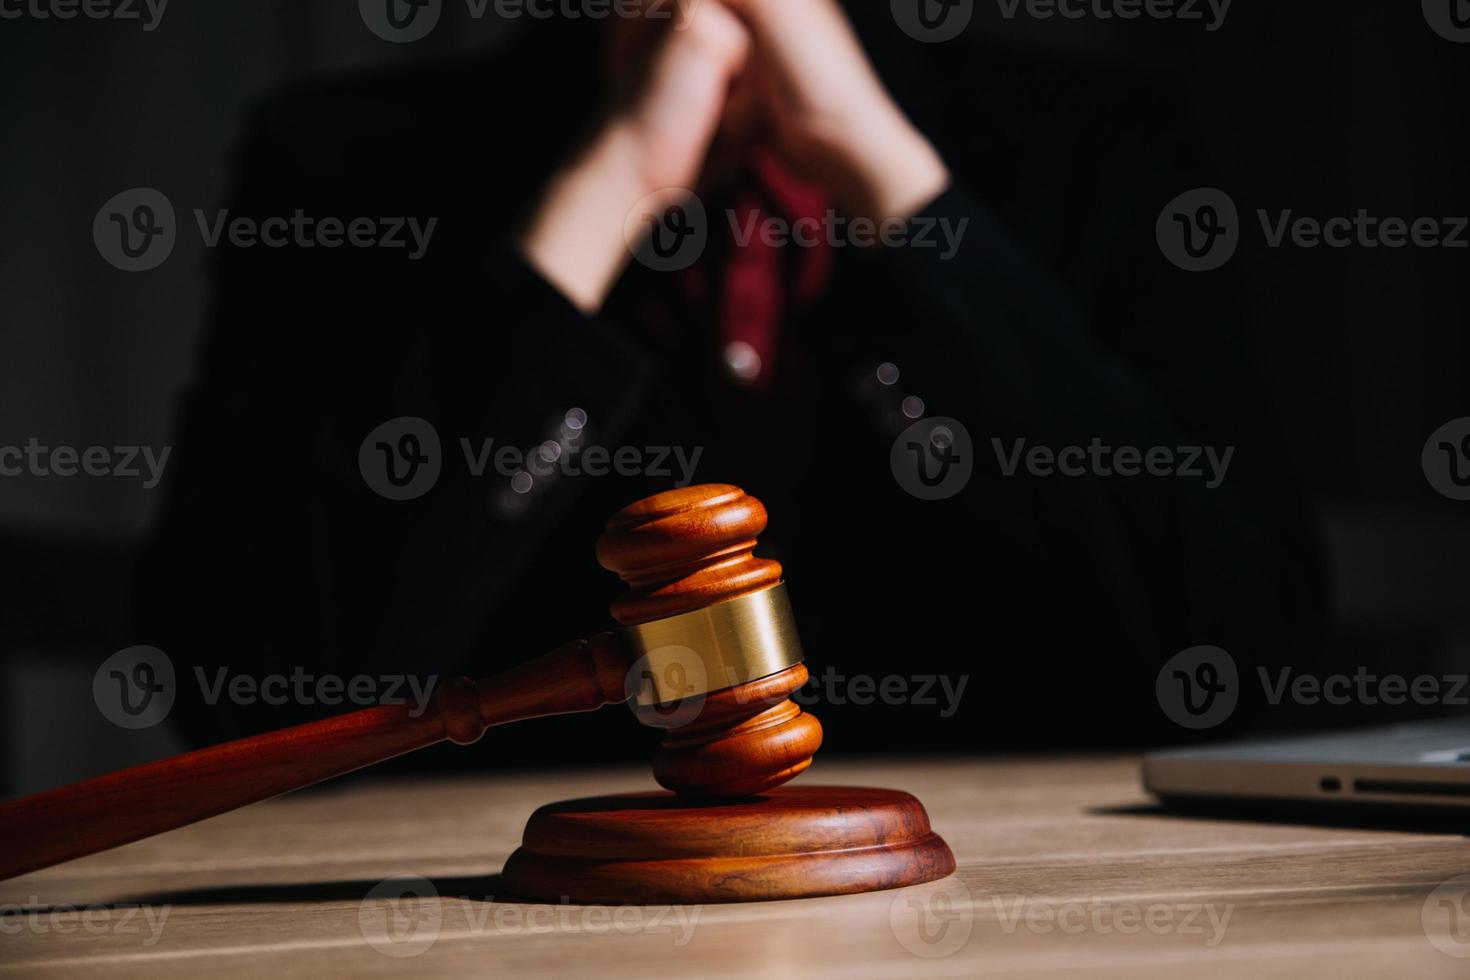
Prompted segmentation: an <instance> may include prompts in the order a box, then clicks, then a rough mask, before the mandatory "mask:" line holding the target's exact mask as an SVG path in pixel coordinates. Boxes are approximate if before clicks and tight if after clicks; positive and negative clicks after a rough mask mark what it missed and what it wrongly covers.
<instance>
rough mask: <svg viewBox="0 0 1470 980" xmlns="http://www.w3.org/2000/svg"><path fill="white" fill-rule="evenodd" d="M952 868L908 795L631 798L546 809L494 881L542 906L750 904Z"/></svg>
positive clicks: (846, 790)
mask: <svg viewBox="0 0 1470 980" xmlns="http://www.w3.org/2000/svg"><path fill="white" fill-rule="evenodd" d="M954 869H955V863H954V855H953V854H952V853H950V850H949V845H948V844H946V843H945V842H944V841H943V840H941V839H940V837H939V835H938V834H936V833H934V831H933V830H932V829H931V828H930V826H929V815H928V814H927V813H925V812H924V806H923V804H921V803H920V802H919V801H918V800H916V799H915V798H914V797H912V796H910V795H909V794H908V793H903V792H899V791H898V790H891V789H865V788H860V787H855V786H782V787H779V788H777V789H773V790H771V791H770V792H768V793H765V794H763V795H761V796H756V797H753V798H751V799H746V800H729V801H704V802H694V801H690V800H685V799H680V798H679V797H677V796H675V795H674V794H673V793H633V794H628V795H624V796H596V797H588V798H586V799H580V800H566V801H563V802H560V803H552V804H548V805H547V806H543V807H541V808H540V809H539V810H537V811H536V812H535V813H533V814H532V815H531V819H530V820H529V821H528V822H527V824H526V831H525V834H524V836H523V838H522V844H521V847H520V848H519V849H517V850H516V852H515V853H514V854H512V855H511V856H510V860H508V861H506V863H505V870H504V871H503V872H502V873H501V880H502V883H503V885H504V886H505V888H506V890H507V891H508V892H510V893H511V894H513V895H515V896H517V897H520V898H526V899H532V900H536V901H544V902H562V901H568V902H579V903H587V904H612V905H615V904H627V903H633V904H655V903H657V904H662V903H705V902H758V901H765V900H769V899H778V898H814V897H816V896H819V895H843V894H849V893H852V892H866V891H879V890H881V889H885V888H901V887H903V886H905V885H914V884H918V883H919V882H924V881H933V880H934V879H935V878H943V877H944V876H945V875H948V874H951V873H953V872H954Z"/></svg>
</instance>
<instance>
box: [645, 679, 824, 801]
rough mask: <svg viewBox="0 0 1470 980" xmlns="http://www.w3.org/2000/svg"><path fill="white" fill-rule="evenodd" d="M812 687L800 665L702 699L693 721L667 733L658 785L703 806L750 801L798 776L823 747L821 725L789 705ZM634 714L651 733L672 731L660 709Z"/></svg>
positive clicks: (658, 756)
mask: <svg viewBox="0 0 1470 980" xmlns="http://www.w3.org/2000/svg"><path fill="white" fill-rule="evenodd" d="M806 680H807V670H806V665H805V664H797V665H796V666H794V667H788V668H787V669H786V670H783V671H781V672H780V673H777V674H772V675H771V676H769V677H762V678H760V679H759V680H755V681H751V682H750V683H749V684H741V685H739V686H738V687H733V688H728V689H726V690H724V691H716V692H715V693H713V694H710V695H708V696H706V697H704V698H703V699H702V702H701V703H700V704H699V705H698V709H699V710H698V714H697V715H696V716H695V717H694V718H693V719H692V720H689V721H687V722H685V723H684V724H680V725H678V726H677V727H674V728H669V729H668V732H667V734H666V735H665V736H664V740H663V743H662V744H661V745H660V746H659V749H658V751H657V752H655V753H654V756H653V778H654V779H655V780H657V781H658V784H659V785H660V786H663V787H665V788H667V789H671V790H674V791H675V792H677V793H680V794H682V795H684V796H688V797H693V798H696V799H698V798H707V797H731V796H752V795H754V794H756V793H764V792H765V791H767V790H769V789H772V788H774V787H777V786H780V785H781V784H782V783H784V782H786V781H787V780H789V779H794V778H795V777H796V776H799V775H800V774H801V773H803V772H805V771H806V768H807V767H808V766H810V765H811V764H812V756H813V755H815V754H816V751H817V749H819V748H821V745H822V724H821V722H819V721H817V719H816V718H814V717H812V716H811V715H809V714H807V713H806V712H804V711H802V710H801V707H800V706H799V705H797V703H796V702H795V701H792V700H791V695H792V693H793V692H794V691H796V690H798V689H799V688H800V687H801V686H802V685H803V684H805V683H806ZM633 713H634V714H635V715H637V716H638V720H639V721H641V722H642V723H643V724H645V725H647V726H649V727H650V728H664V727H665V725H666V716H664V715H663V714H662V713H661V712H660V710H659V709H658V708H657V707H656V706H655V707H652V708H644V707H641V706H635V707H634V709H633Z"/></svg>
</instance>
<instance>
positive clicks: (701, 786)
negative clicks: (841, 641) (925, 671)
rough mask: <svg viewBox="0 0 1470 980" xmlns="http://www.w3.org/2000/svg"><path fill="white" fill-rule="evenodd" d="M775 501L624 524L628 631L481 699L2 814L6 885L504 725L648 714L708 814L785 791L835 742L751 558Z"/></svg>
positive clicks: (778, 584) (609, 542) (692, 492)
mask: <svg viewBox="0 0 1470 980" xmlns="http://www.w3.org/2000/svg"><path fill="white" fill-rule="evenodd" d="M765 526H766V511H765V508H764V507H763V506H762V505H761V503H760V501H758V500H756V499H755V498H753V497H751V496H749V495H747V494H746V493H745V492H744V491H742V490H741V489H740V488H738V487H733V486H728V485H724V484H708V485H703V486H694V487H687V488H684V489H681V490H672V491H669V492H667V493H661V494H657V495H655V496H652V497H649V498H647V499H644V500H641V501H639V502H637V503H635V504H633V505H631V506H629V507H627V508H625V509H623V510H621V511H619V512H618V513H617V514H615V515H614V516H613V517H612V519H611V520H609V521H608V524H607V529H606V531H605V532H604V533H603V535H602V536H601V538H600V539H599V540H598V543H597V558H598V561H599V562H601V564H602V565H603V566H604V567H605V568H608V569H610V570H611V571H615V572H617V573H618V575H619V576H621V577H622V579H623V580H624V581H625V582H626V583H627V584H628V586H629V591H628V593H627V594H626V595H624V596H623V597H622V598H620V599H618V600H617V601H616V602H614V603H613V606H612V614H613V618H614V619H615V620H616V621H617V623H618V624H619V626H620V627H621V629H620V630H619V631H618V633H602V634H599V635H597V636H594V637H592V638H590V639H586V640H577V641H575V642H573V643H569V644H567V645H565V646H562V647H560V648H558V649H556V650H554V651H552V652H551V653H548V654H546V655H544V656H542V657H540V658H538V659H536V660H533V661H530V662H529V663H526V664H524V665H522V666H519V667H516V668H514V669H512V670H508V671H506V672H504V673H502V674H497V675H496V676H494V677H490V678H488V679H486V680H482V681H480V682H478V683H475V682H472V681H470V680H468V679H466V678H462V677H461V678H453V679H450V680H446V681H443V682H441V683H440V684H439V685H438V686H437V689H436V691H435V695H434V698H433V701H432V704H431V706H430V707H429V708H428V709H427V710H425V711H424V712H423V713H422V714H420V715H419V716H418V717H414V716H413V715H412V714H411V713H410V712H411V710H412V709H411V707H410V706H408V705H381V706H378V707H373V708H366V709H363V710H361V711H354V712H351V713H349V714H344V715H340V716H338V717H334V718H328V719H324V720H322V721H316V722H311V723H309V724H305V725H297V726H295V727H293V728H286V729H282V730H280V731H277V732H271V733H269V734H265V735H257V736H254V737H252V738H244V739H239V740H237V741H234V742H226V743H224V744H222V745H216V746H213V747H210V748H206V749H200V750H199V751H196V752H189V753H186V754H184V755H180V756H175V757H174V758H171V759H164V760H162V761H159V762H151V763H147V764H145V765H141V766H134V767H133V768H131V769H124V770H122V771H120V772H115V773H109V774H108V775H105V776H98V777H96V778H94V779H88V780H85V781H83V782H79V783H74V784H72V785H70V786H63V787H59V788H57V789H52V790H48V791H46V792H43V793H38V794H36V795H34V796H27V797H23V798H21V799H17V800H11V801H9V802H7V803H3V804H0V840H4V842H5V848H4V852H3V854H0V879H3V878H9V877H12V876H14V875H19V874H23V873H25V872H27V871H34V870H36V869H38V868H44V867H48V866H50V865H53V864H57V863H59V862H62V861H68V860H71V859H72V858H77V857H81V856H83V855H86V854H92V853H95V852H97V851H101V850H106V849H107V848H110V847H116V846H118V845H120V844H126V843H128V842H130V841H135V840H139V839H141V838H144V837H149V836H152V835H153V834H158V833H162V832H163V831H166V830H172V829H173V828H175V827H181V826H184V825H185V824H190V823H193V822H195V821H198V820H203V819H205V818H206V817H212V816H215V815H217V814H221V813H225V812H228V811H230V810H234V809H236V808H238V807H242V806H245V805H247V804H250V803H257V802H259V801H261V800H266V799H270V798H271V797H274V796H279V795H280V794H282V793H288V792H290V791H291V790H295V789H300V788H302V787H304V786H310V785H312V784H313V783H318V782H321V781H322V780H325V779H330V778H332V777H333V776H338V775H342V774H343V773H347V772H351V771H353V770H355V769H360V768H362V767H364V766H368V765H372V764H373V763H375V762H381V761H383V760H385V759H390V758H393V757H394V756H398V755H403V754H404V753H407V752H412V751H414V750H415V749H421V748H424V747H426V746H429V745H434V744H436V743H438V742H442V741H444V740H446V739H447V740H449V741H451V742H455V743H458V744H460V745H468V744H470V743H472V742H474V741H476V740H477V739H479V738H480V736H481V735H482V734H483V733H484V731H485V729H487V728H490V727H493V726H495V725H504V724H507V723H509V722H513V721H522V720H524V719H528V718H538V717H541V716H544V715H559V714H570V713H574V712H581V711H592V710H595V709H597V708H599V707H601V706H603V705H604V704H616V703H621V702H623V701H625V700H628V699H629V698H630V697H631V698H632V700H633V701H634V711H635V713H636V714H637V716H638V718H639V720H640V721H641V722H642V723H644V724H645V725H649V726H652V727H655V728H661V729H664V730H665V738H664V740H663V744H662V746H661V747H660V748H659V750H658V752H657V754H656V755H655V757H654V761H653V771H654V776H655V778H656V779H657V780H658V782H659V783H660V784H662V785H663V786H665V787H667V788H668V789H671V790H674V791H675V792H676V793H677V794H679V795H680V796H682V797H688V798H692V799H711V798H738V797H746V796H752V795H755V794H759V793H762V792H764V791H766V790H768V789H771V788H773V787H776V786H779V785H780V784H782V783H784V782H786V781H787V780H789V779H791V778H792V777H794V776H796V775H797V774H798V773H800V772H801V771H802V770H804V769H806V767H807V766H808V765H810V764H811V759H812V755H813V754H814V753H815V752H816V750H817V748H818V747H819V746H820V745H821V741H822V726H821V725H820V724H819V723H818V722H817V720H816V719H815V718H813V717H812V716H811V715H808V714H805V713H803V712H802V710H801V708H799V707H797V705H796V704H794V703H793V702H792V701H791V700H790V695H791V693H792V692H793V691H795V690H796V689H797V688H799V687H800V686H801V685H802V684H804V683H805V682H806V679H807V672H806V668H805V667H804V666H802V663H801V660H802V653H801V647H800V644H799V642H798V641H797V638H796V631H795V626H794V623H793V620H792V615H791V609H790V605H789V603H788V601H787V598H786V591H785V586H784V584H783V583H782V581H781V566H780V565H779V564H778V563H776V562H774V561H768V560H765V559H760V558H756V557H755V556H754V554H753V553H752V551H753V549H754V547H755V544H756V535H758V534H759V533H760V532H761V531H762V530H763V529H764V528H765Z"/></svg>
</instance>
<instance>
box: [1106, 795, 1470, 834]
mask: <svg viewBox="0 0 1470 980" xmlns="http://www.w3.org/2000/svg"><path fill="white" fill-rule="evenodd" d="M1087 812H1088V813H1090V814H1094V815H1096V816H1111V817H1183V818H1185V819H1190V820H1228V821H1240V822H1247V823H1276V824H1290V825H1292V826H1298V827H1339V828H1344V829H1351V830H1384V831H1397V832H1399V833H1415V834H1458V835H1460V836H1462V837H1463V836H1467V835H1470V819H1467V816H1466V814H1464V813H1460V812H1447V811H1444V810H1432V809H1413V808H1408V807H1404V808H1400V807H1375V806H1372V805H1369V804H1359V805H1356V806H1341V807H1337V808H1333V809H1328V808H1326V807H1320V806H1319V807H1312V806H1303V805H1295V804H1291V803H1286V802H1281V801H1277V800H1239V799H1232V800H1164V801H1162V802H1159V803H1139V804H1130V805H1126V806H1101V807H1091V808H1089V809H1088V811H1087Z"/></svg>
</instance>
